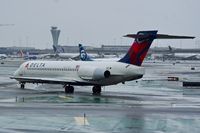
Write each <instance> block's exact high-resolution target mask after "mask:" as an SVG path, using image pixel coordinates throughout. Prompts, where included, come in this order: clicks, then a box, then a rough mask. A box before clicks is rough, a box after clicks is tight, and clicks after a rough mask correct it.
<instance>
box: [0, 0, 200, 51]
mask: <svg viewBox="0 0 200 133" xmlns="http://www.w3.org/2000/svg"><path fill="white" fill-rule="evenodd" d="M0 24H14V26H0V46H14V45H15V46H31V47H33V46H34V47H36V48H51V46H52V37H51V34H50V28H51V26H58V28H59V29H61V34H60V38H59V43H60V44H61V45H78V43H83V44H84V45H91V46H100V45H102V44H123V45H128V44H129V43H131V42H132V40H131V39H129V38H122V36H123V35H125V34H127V33H136V32H137V31H138V30H152V29H156V30H159V33H167V34H176V35H192V36H196V37H197V39H195V40H188V41H186V40H183V41H180V40H170V41H163V40H162V41H161V40H159V41H155V42H154V44H153V46H161V47H164V46H168V45H171V46H172V47H181V46H182V47H187V48H189V47H192V48H194V47H195V48H196V47H198V46H197V44H199V45H200V42H199V37H200V0H0ZM199 48H200V46H199Z"/></svg>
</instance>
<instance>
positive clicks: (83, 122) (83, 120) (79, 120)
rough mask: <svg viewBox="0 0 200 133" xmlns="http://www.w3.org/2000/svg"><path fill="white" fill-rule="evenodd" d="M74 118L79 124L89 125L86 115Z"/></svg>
mask: <svg viewBox="0 0 200 133" xmlns="http://www.w3.org/2000/svg"><path fill="white" fill-rule="evenodd" d="M74 120H75V121H76V124H77V125H79V126H84V125H90V124H89V122H88V120H87V118H86V117H85V118H84V117H74Z"/></svg>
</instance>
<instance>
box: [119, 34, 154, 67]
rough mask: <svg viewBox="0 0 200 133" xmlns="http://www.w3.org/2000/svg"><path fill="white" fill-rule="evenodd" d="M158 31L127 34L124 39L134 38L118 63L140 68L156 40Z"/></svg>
mask: <svg viewBox="0 0 200 133" xmlns="http://www.w3.org/2000/svg"><path fill="white" fill-rule="evenodd" d="M157 32H158V31H139V32H138V33H137V34H129V35H126V36H125V37H131V38H135V41H134V42H133V44H132V46H131V47H130V49H129V51H128V53H127V54H126V55H125V56H124V57H123V58H122V59H120V60H119V62H123V63H127V64H132V65H137V66H141V64H142V62H143V60H144V58H145V56H146V54H147V52H148V50H149V48H150V46H151V44H152V42H153V40H154V39H156V35H157Z"/></svg>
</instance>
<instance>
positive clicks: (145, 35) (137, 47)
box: [119, 30, 195, 66]
mask: <svg viewBox="0 0 200 133" xmlns="http://www.w3.org/2000/svg"><path fill="white" fill-rule="evenodd" d="M157 32H158V31H157V30H153V31H139V32H138V33H137V34H128V35H125V36H124V37H130V38H135V41H134V42H133V44H132V46H131V47H130V49H129V51H128V53H127V54H126V55H125V56H124V57H123V58H122V59H120V60H119V62H123V63H127V64H133V65H137V66H141V64H142V62H143V60H144V58H145V56H146V54H147V52H148V50H149V48H150V46H151V44H152V42H153V40H154V39H193V38H195V37H190V36H174V35H165V34H157Z"/></svg>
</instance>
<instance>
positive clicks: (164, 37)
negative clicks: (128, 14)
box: [123, 34, 195, 39]
mask: <svg viewBox="0 0 200 133" xmlns="http://www.w3.org/2000/svg"><path fill="white" fill-rule="evenodd" d="M150 36H151V35H142V34H140V35H138V34H127V35H125V36H123V37H130V38H149V37H150ZM194 38H195V37H193V36H175V35H166V34H157V35H156V37H155V39H194Z"/></svg>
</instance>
